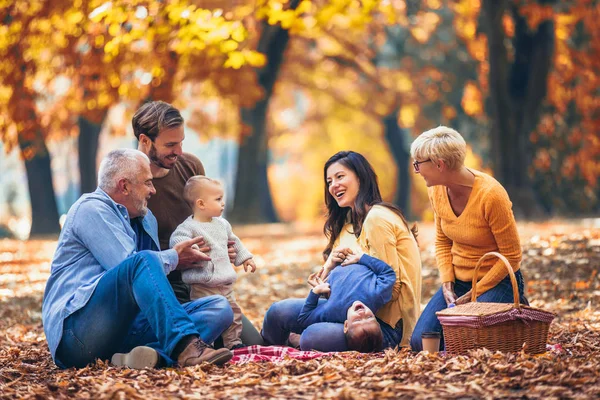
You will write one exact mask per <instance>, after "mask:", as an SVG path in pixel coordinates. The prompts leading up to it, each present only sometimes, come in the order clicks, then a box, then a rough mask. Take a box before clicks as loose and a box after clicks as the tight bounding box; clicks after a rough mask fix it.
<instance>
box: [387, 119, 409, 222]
mask: <svg viewBox="0 0 600 400" xmlns="http://www.w3.org/2000/svg"><path fill="white" fill-rule="evenodd" d="M398 111H399V110H394V112H392V113H391V114H389V115H386V116H385V117H384V118H383V120H382V123H383V126H384V129H385V139H386V141H387V143H388V147H389V150H390V152H391V153H392V156H393V157H394V161H395V162H396V167H397V169H398V172H397V176H396V194H395V196H394V203H395V204H396V205H397V206H398V207H400V209H401V210H402V212H403V213H404V215H405V216H406V217H407V218H411V216H410V214H411V212H410V171H409V167H408V165H409V158H410V150H409V148H408V139H407V137H406V136H407V132H406V130H404V129H402V128H400V126H398Z"/></svg>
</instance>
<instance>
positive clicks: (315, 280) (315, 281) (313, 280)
mask: <svg viewBox="0 0 600 400" xmlns="http://www.w3.org/2000/svg"><path fill="white" fill-rule="evenodd" d="M321 271H323V270H321ZM321 271H319V272H313V273H312V274H310V275H309V276H308V279H307V281H308V284H309V285H310V286H312V287H315V286H318V285H319V274H320V273H321Z"/></svg>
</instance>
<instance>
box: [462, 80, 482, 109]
mask: <svg viewBox="0 0 600 400" xmlns="http://www.w3.org/2000/svg"><path fill="white" fill-rule="evenodd" d="M461 105H462V108H463V110H464V111H465V113H466V114H467V115H470V116H478V115H481V114H483V101H482V96H481V91H480V90H479V88H478V87H477V85H475V83H473V82H469V83H467V85H466V86H465V90H464V94H463V98H462V101H461Z"/></svg>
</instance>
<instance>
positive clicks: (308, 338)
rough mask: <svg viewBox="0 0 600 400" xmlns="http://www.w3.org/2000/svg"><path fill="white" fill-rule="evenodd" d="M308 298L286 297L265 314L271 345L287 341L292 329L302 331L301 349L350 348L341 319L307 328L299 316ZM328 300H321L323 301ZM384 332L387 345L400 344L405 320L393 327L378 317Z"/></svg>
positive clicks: (295, 331)
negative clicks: (302, 324)
mask: <svg viewBox="0 0 600 400" xmlns="http://www.w3.org/2000/svg"><path fill="white" fill-rule="evenodd" d="M305 301H306V300H305V299H286V300H282V301H278V302H277V303H274V304H273V305H272V306H271V307H269V309H268V310H267V313H266V314H265V319H264V322H263V330H262V336H263V338H264V340H265V343H267V344H273V345H285V344H287V340H288V337H289V336H290V332H294V333H298V334H301V336H300V349H302V350H317V351H325V352H331V351H348V350H349V349H348V345H347V344H346V336H345V335H344V324H343V323H337V322H319V323H317V324H312V325H310V326H309V327H308V328H306V329H304V328H303V327H302V326H301V325H300V324H299V323H298V315H299V314H300V311H301V310H302V306H304V303H305ZM324 301H327V300H325V299H319V303H321V302H324ZM377 321H378V322H379V325H380V326H381V331H382V333H383V344H384V347H386V348H387V347H396V346H397V345H398V344H399V343H400V340H401V339H402V321H400V322H398V324H397V325H396V329H393V328H392V327H391V326H389V325H388V324H386V323H384V322H383V321H380V320H379V319H378V320H377Z"/></svg>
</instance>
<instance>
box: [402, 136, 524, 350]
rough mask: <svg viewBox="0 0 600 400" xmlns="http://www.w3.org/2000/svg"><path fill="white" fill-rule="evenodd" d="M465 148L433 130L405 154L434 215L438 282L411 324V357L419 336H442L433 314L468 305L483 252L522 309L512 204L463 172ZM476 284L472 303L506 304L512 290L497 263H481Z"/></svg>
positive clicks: (496, 188)
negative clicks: (510, 270) (503, 259)
mask: <svg viewBox="0 0 600 400" xmlns="http://www.w3.org/2000/svg"><path fill="white" fill-rule="evenodd" d="M466 147H467V145H466V143H465V140H464V139H463V137H462V136H461V135H460V134H459V133H458V132H457V131H455V130H454V129H452V128H448V127H446V126H439V127H437V128H434V129H431V130H429V131H427V132H424V133H422V134H421V135H420V136H419V137H417V139H415V141H414V142H413V144H412V146H411V149H410V150H411V156H412V158H413V160H414V162H413V167H414V170H415V173H416V174H419V175H421V177H422V178H423V179H424V180H425V183H426V184H427V187H428V195H429V200H430V202H431V206H432V208H433V211H434V213H435V227H436V240H435V254H436V262H437V266H438V269H439V272H440V279H441V282H442V287H441V288H440V290H439V291H438V292H437V293H436V294H435V295H434V296H433V297H432V299H431V300H430V301H429V303H428V304H427V307H426V308H425V310H424V311H423V313H422V315H421V317H420V318H419V321H418V322H417V325H416V327H415V330H414V332H413V335H412V338H411V347H412V349H413V350H414V351H421V350H422V345H421V334H422V333H424V332H440V333H441V332H442V326H441V325H440V323H439V321H438V319H437V317H436V315H435V313H436V312H437V311H441V310H443V309H445V308H446V307H449V306H451V305H453V304H463V303H467V302H469V301H470V298H471V280H472V279H473V273H474V269H475V265H476V264H477V261H478V260H479V259H480V258H481V256H483V255H484V254H485V253H487V252H490V251H495V252H499V253H501V254H503V255H504V256H505V257H506V258H507V259H508V261H509V262H510V264H511V266H512V268H513V271H514V272H515V276H516V278H517V283H518V287H519V294H520V296H521V298H522V302H524V303H525V304H527V302H526V300H525V298H524V296H523V286H524V285H523V276H522V275H521V271H520V270H519V268H520V262H521V243H520V241H519V235H518V233H517V225H516V222H515V218H514V215H513V212H512V203H511V201H510V199H509V197H508V194H507V193H506V190H505V189H504V187H502V185H501V184H500V183H498V181H496V180H495V179H494V178H493V177H491V176H489V175H487V174H485V173H483V172H480V171H476V170H473V169H470V168H467V167H465V165H464V161H465V155H466ZM477 279H478V280H479V281H478V284H477V293H478V295H479V297H478V301H485V302H495V303H510V302H512V299H513V296H512V286H511V283H510V279H509V277H508V272H507V271H506V267H505V266H504V264H502V262H501V261H500V260H496V259H489V260H486V262H485V263H484V264H483V265H482V266H481V268H480V270H479V273H478V277H477ZM443 347H444V344H443V340H442V341H441V344H440V348H441V349H443Z"/></svg>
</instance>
